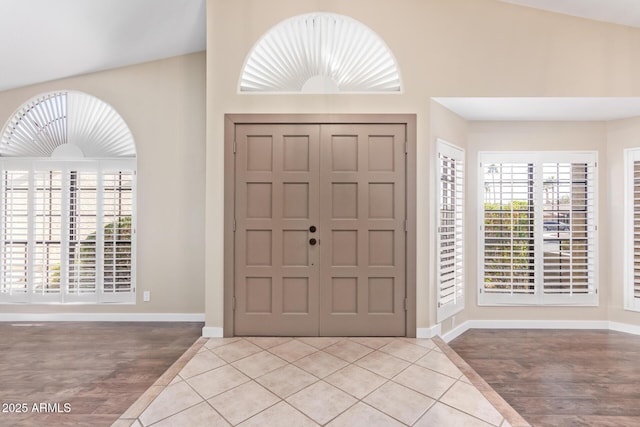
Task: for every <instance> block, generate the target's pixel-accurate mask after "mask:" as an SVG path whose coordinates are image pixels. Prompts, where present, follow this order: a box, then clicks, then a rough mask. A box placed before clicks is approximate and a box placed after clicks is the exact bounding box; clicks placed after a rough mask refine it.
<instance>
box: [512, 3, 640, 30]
mask: <svg viewBox="0 0 640 427" xmlns="http://www.w3.org/2000/svg"><path fill="white" fill-rule="evenodd" d="M502 1H504V2H505V3H513V4H517V5H520V6H528V7H533V8H536V9H543V10H548V11H551V12H558V13H564V14H566V15H572V16H578V17H581V18H587V19H593V20H596V21H605V22H613V23H616V24H622V25H629V26H632V27H640V1H639V0H502Z"/></svg>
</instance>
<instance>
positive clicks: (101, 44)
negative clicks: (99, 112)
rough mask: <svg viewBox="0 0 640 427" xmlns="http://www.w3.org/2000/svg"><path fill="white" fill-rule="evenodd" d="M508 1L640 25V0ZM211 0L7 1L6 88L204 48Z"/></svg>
mask: <svg viewBox="0 0 640 427" xmlns="http://www.w3.org/2000/svg"><path fill="white" fill-rule="evenodd" d="M229 1H232V0H229ZM264 1H267V0H264ZM502 1H505V2H509V3H514V4H520V5H523V6H530V7H537V8H541V9H547V10H552V11H555V12H561V13H566V14H570V15H576V16H583V17H587V18H590V19H597V20H603V21H611V22H617V23H621V24H624V25H633V26H637V27H640V0H502ZM205 4H206V0H0V65H1V66H0V91H2V90H7V89H11V88H16V87H20V86H26V85H30V84H34V83H39V82H43V81H48V80H53V79H58V78H63V77H68V76H73V75H78V74H85V73H90V72H94V71H100V70H106V69H111V68H117V67H121V66H125V65H131V64H137V63H142V62H146V61H152V60H156V59H161V58H167V57H171V56H176V55H182V54H186V53H191V52H197V51H201V50H204V49H205V46H206V17H205Z"/></svg>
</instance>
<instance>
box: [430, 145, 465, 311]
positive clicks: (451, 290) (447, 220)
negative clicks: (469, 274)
mask: <svg viewBox="0 0 640 427" xmlns="http://www.w3.org/2000/svg"><path fill="white" fill-rule="evenodd" d="M437 172H438V178H437V182H438V212H437V218H438V219H437V221H438V232H437V238H436V246H437V250H436V252H437V257H438V258H437V271H436V275H437V283H438V310H437V321H438V322H441V321H442V320H444V319H446V318H448V317H450V316H452V315H454V314H455V313H457V312H459V311H460V310H462V309H463V308H464V285H465V282H464V257H463V254H464V228H463V225H464V151H463V150H462V149H460V148H458V147H455V146H452V145H449V144H447V143H445V142H444V141H438V167H437Z"/></svg>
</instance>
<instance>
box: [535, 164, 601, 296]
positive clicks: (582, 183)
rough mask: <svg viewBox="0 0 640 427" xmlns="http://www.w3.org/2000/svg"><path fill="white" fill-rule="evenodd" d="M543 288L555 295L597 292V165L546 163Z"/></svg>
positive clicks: (548, 293)
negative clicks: (595, 202)
mask: <svg viewBox="0 0 640 427" xmlns="http://www.w3.org/2000/svg"><path fill="white" fill-rule="evenodd" d="M543 184H544V186H543V195H544V199H543V203H542V206H543V218H544V222H543V227H542V228H543V254H544V258H543V259H544V266H543V276H544V280H543V284H544V285H543V286H544V293H545V294H546V295H549V297H547V298H546V299H547V301H548V302H549V301H553V300H554V298H553V296H554V295H589V294H593V293H594V292H595V274H596V271H595V265H596V263H595V256H596V253H595V250H596V239H595V231H596V227H595V223H596V221H595V206H594V201H595V163H594V162H587V163H544V164H543Z"/></svg>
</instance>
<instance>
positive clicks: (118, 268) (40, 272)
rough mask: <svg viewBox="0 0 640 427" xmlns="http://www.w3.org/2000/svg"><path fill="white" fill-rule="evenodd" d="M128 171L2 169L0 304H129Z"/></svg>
mask: <svg viewBox="0 0 640 427" xmlns="http://www.w3.org/2000/svg"><path fill="white" fill-rule="evenodd" d="M23 165H27V166H28V167H24V166H23ZM134 166H135V164H134V163H133V161H129V160H103V161H80V162H64V163H62V162H55V161H47V160H45V161H30V160H29V161H25V160H15V159H12V160H4V161H3V162H2V172H1V176H2V183H1V192H2V193H1V194H2V199H1V203H0V205H1V210H0V213H1V217H0V220H1V223H2V228H1V229H0V239H1V241H2V245H0V302H31V303H66V302H93V303H97V302H134V301H135V275H134V258H135V239H134V238H133V235H134V229H133V226H134V223H135V222H134V200H135V194H134V191H135V172H134Z"/></svg>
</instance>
